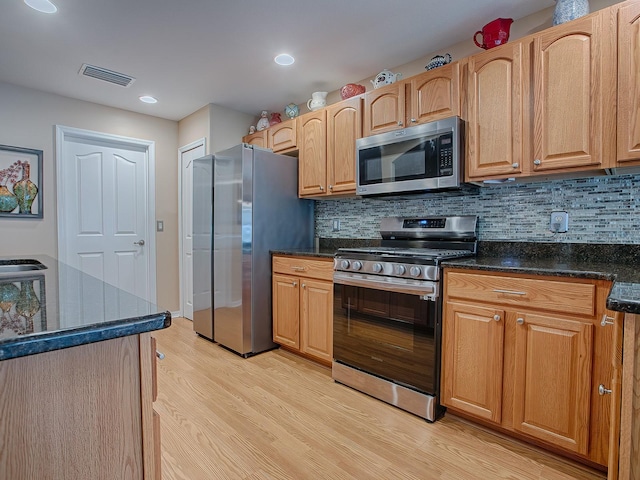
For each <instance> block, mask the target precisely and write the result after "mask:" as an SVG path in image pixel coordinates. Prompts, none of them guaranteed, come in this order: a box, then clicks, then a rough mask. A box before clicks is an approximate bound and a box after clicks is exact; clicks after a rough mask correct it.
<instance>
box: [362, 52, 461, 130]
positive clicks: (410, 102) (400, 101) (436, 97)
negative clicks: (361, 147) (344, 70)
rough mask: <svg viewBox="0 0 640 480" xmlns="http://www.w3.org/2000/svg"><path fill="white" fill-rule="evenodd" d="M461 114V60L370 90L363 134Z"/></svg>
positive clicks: (365, 105)
mask: <svg viewBox="0 0 640 480" xmlns="http://www.w3.org/2000/svg"><path fill="white" fill-rule="evenodd" d="M454 115H460V63H459V62H454V63H450V64H447V65H444V66H442V67H438V68H434V69H433V70H429V71H427V72H424V73H421V74H419V75H415V76H413V77H411V78H409V79H407V80H404V81H401V82H396V83H392V84H391V85H386V86H384V87H380V88H377V89H375V90H371V91H369V92H367V93H366V94H365V96H364V127H363V129H364V136H365V137H367V136H369V135H375V134H377V133H383V132H390V131H393V130H397V129H399V128H403V127H410V126H412V125H419V124H421V123H426V122H431V121H434V120H438V119H440V118H446V117H451V116H454Z"/></svg>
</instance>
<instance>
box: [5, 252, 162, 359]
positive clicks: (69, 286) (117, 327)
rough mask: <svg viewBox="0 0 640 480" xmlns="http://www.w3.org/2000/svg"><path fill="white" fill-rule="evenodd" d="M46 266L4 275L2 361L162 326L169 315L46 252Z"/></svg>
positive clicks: (10, 259)
mask: <svg viewBox="0 0 640 480" xmlns="http://www.w3.org/2000/svg"><path fill="white" fill-rule="evenodd" d="M25 258H26V259H29V260H35V261H37V262H40V263H41V264H43V265H44V266H45V267H46V268H45V269H40V270H32V271H19V272H5V273H0V308H1V310H2V312H1V313H0V315H1V316H0V360H8V359H12V358H17V357H23V356H27V355H33V354H37V353H43V352H48V351H52V350H59V349H63V348H68V347H75V346H78V345H83V344H88V343H94V342H100V341H103V340H109V339H113V338H117V337H124V336H128V335H135V334H139V333H144V332H150V331H153V330H159V329H162V328H166V327H168V326H169V325H171V314H170V313H169V312H166V311H162V310H161V309H160V308H159V307H158V306H156V305H154V304H152V303H149V302H147V301H145V300H143V299H141V298H138V297H136V296H134V295H132V294H131V293H129V292H126V291H123V290H120V289H118V288H116V287H114V286H112V285H109V284H107V283H104V282H102V281H101V280H98V279H97V278H95V277H92V276H90V275H87V274H85V273H82V272H81V271H79V270H77V269H75V268H72V267H70V266H68V265H66V264H64V263H61V262H58V261H57V260H56V259H54V258H51V257H48V256H44V255H29V256H23V257H21V258H20V259H18V258H16V257H3V258H2V259H0V260H1V261H2V264H3V265H5V266H8V265H12V264H16V265H17V264H20V263H24V262H22V259H25Z"/></svg>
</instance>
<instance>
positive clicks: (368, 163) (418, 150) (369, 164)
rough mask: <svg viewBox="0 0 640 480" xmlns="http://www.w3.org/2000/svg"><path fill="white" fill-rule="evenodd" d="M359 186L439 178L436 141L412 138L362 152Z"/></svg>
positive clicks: (359, 159)
mask: <svg viewBox="0 0 640 480" xmlns="http://www.w3.org/2000/svg"><path fill="white" fill-rule="evenodd" d="M358 161H359V162H360V185H372V184H379V183H389V182H399V181H405V180H416V179H422V178H434V177H438V176H439V171H438V148H437V138H435V137H434V138H432V139H425V138H419V139H413V140H405V141H402V142H397V143H393V144H390V145H383V146H378V147H371V148H366V149H361V150H360V151H359V152H358Z"/></svg>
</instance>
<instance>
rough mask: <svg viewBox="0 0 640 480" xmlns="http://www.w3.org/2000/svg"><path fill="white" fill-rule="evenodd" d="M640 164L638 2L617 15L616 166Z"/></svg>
mask: <svg viewBox="0 0 640 480" xmlns="http://www.w3.org/2000/svg"><path fill="white" fill-rule="evenodd" d="M630 162H634V164H636V165H637V164H640V2H626V3H625V4H624V6H622V7H620V10H619V12H618V164H619V165H620V166H624V165H627V164H629V163H630Z"/></svg>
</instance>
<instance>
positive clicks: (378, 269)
mask: <svg viewBox="0 0 640 480" xmlns="http://www.w3.org/2000/svg"><path fill="white" fill-rule="evenodd" d="M371 268H372V269H373V273H380V272H381V271H382V265H381V264H379V263H374V264H373V266H372V267H371Z"/></svg>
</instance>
